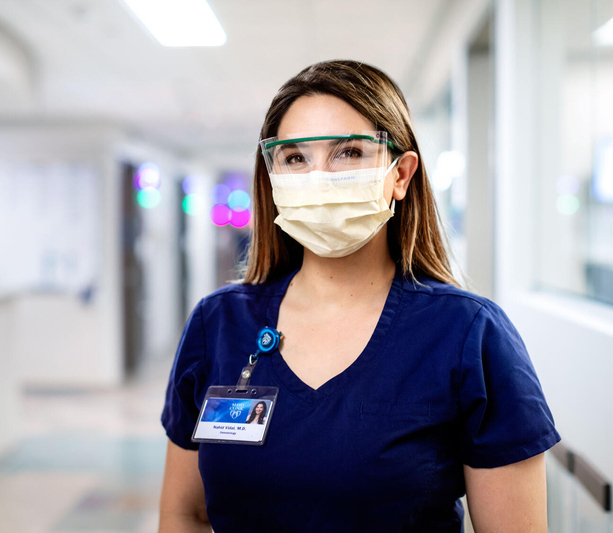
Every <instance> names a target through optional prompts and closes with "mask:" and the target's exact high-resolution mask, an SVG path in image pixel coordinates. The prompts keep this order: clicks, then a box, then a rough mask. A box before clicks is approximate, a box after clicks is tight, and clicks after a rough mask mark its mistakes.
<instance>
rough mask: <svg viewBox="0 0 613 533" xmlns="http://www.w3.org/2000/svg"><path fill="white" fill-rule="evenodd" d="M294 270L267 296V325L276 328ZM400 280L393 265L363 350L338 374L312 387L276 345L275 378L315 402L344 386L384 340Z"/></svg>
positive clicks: (399, 291) (399, 298)
mask: <svg viewBox="0 0 613 533" xmlns="http://www.w3.org/2000/svg"><path fill="white" fill-rule="evenodd" d="M297 273H298V270H296V271H294V272H292V273H290V274H288V275H287V276H286V277H285V278H283V279H281V280H280V281H279V282H278V286H277V290H276V291H275V293H274V294H273V295H272V296H271V297H270V299H269V301H268V304H267V306H266V311H265V315H266V324H267V325H268V326H270V327H274V328H276V326H277V322H278V320H279V307H280V306H281V301H282V300H283V297H284V296H285V293H286V291H287V288H288V287H289V284H290V282H291V281H292V279H293V278H294V276H295V275H296V274H297ZM402 283H403V276H402V270H401V268H399V267H398V266H397V267H396V273H395V275H394V279H393V281H392V285H391V287H390V290H389V292H388V294H387V298H386V300H385V305H384V306H383V310H382V311H381V316H380V317H379V320H378V322H377V325H376V326H375V330H374V331H373V334H372V335H371V337H370V339H369V340H368V343H367V344H366V346H365V348H364V350H362V353H360V355H359V356H358V357H357V359H356V360H355V361H354V362H353V363H351V364H350V365H349V366H348V367H347V368H346V369H345V370H343V371H342V372H341V373H340V374H337V375H336V376H334V377H332V378H330V379H329V380H328V381H326V382H325V383H324V384H322V385H321V386H320V387H318V388H317V389H313V388H312V387H310V386H309V385H307V384H306V383H304V381H302V380H301V379H300V378H299V377H298V376H297V375H296V374H295V373H294V371H293V370H292V369H291V368H290V367H289V365H288V364H287V363H286V362H285V359H283V356H282V355H281V353H280V351H279V349H277V350H275V351H274V352H273V353H272V354H271V366H272V369H273V371H274V373H275V374H276V375H277V377H278V379H279V381H280V382H281V383H282V384H283V385H284V386H285V387H286V388H287V389H288V390H289V391H290V392H292V393H293V394H295V395H297V396H299V397H300V398H302V399H303V400H306V401H308V402H316V401H318V400H319V399H323V398H326V397H329V396H332V395H333V394H337V393H339V392H340V391H342V390H344V389H345V388H346V387H347V386H348V385H349V384H351V383H352V382H353V381H354V380H355V379H356V378H357V377H358V376H359V375H360V374H362V373H364V372H366V371H367V368H368V364H369V363H370V362H371V361H372V359H373V358H374V357H375V356H377V354H378V353H379V352H380V351H381V349H382V348H383V347H384V346H385V344H386V343H387V339H388V334H389V333H390V329H391V326H392V323H393V321H394V318H395V317H396V314H397V313H398V311H399V309H400V307H401V302H402V295H403V290H402ZM324 341H325V339H324Z"/></svg>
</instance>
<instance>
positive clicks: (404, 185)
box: [392, 152, 419, 200]
mask: <svg viewBox="0 0 613 533" xmlns="http://www.w3.org/2000/svg"><path fill="white" fill-rule="evenodd" d="M418 166H419V156H418V155H417V154H416V153H415V152H405V153H404V154H402V156H401V157H400V159H399V160H398V163H396V169H395V170H396V172H395V179H394V190H393V193H392V198H395V199H396V200H402V199H403V198H404V197H405V196H406V195H407V190H408V188H409V183H411V178H412V177H413V175H414V174H415V172H416V170H417V167H418Z"/></svg>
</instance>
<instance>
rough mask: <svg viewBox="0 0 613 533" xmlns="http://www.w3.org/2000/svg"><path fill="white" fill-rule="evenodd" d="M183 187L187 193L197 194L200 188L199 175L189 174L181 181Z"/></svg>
mask: <svg viewBox="0 0 613 533" xmlns="http://www.w3.org/2000/svg"><path fill="white" fill-rule="evenodd" d="M181 187H182V188H183V192H184V193H185V194H187V195H189V194H196V192H197V190H198V176H194V175H191V176H187V177H186V178H184V179H183V181H182V182H181Z"/></svg>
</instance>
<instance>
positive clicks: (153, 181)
mask: <svg viewBox="0 0 613 533" xmlns="http://www.w3.org/2000/svg"><path fill="white" fill-rule="evenodd" d="M161 184H162V178H161V176H160V168H159V167H158V166H157V165H156V164H155V163H152V162H150V161H148V162H146V163H143V164H142V165H140V166H139V167H138V169H137V170H136V173H135V174H134V180H133V185H134V188H135V189H139V190H144V189H147V188H150V187H151V188H154V189H159V188H160V185H161Z"/></svg>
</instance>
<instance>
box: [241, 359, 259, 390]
mask: <svg viewBox="0 0 613 533" xmlns="http://www.w3.org/2000/svg"><path fill="white" fill-rule="evenodd" d="M258 359H259V353H258V352H255V353H253V354H251V355H250V356H249V364H248V365H247V366H244V367H243V369H242V370H241V376H240V378H239V380H238V383H237V384H236V388H237V389H239V390H246V389H247V388H248V387H249V382H250V381H251V376H252V375H253V369H254V368H255V365H256V364H257V362H258Z"/></svg>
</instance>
